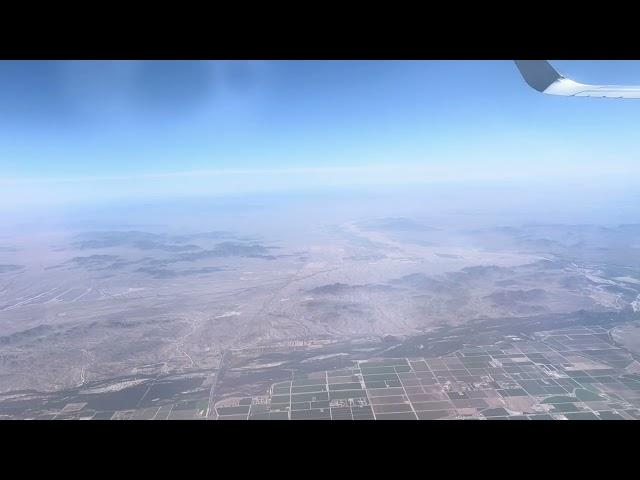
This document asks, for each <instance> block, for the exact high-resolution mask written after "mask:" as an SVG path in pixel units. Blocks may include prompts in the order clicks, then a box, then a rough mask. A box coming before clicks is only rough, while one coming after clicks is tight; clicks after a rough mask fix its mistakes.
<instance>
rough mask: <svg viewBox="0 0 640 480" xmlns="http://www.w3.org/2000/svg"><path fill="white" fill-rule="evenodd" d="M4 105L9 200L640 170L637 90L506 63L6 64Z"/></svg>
mask: <svg viewBox="0 0 640 480" xmlns="http://www.w3.org/2000/svg"><path fill="white" fill-rule="evenodd" d="M553 63H554V65H555V66H556V67H557V68H558V69H559V70H560V71H561V72H562V73H564V74H565V75H567V76H571V77H572V78H574V79H576V80H577V81H583V82H587V83H589V82H590V83H617V84H624V83H638V84H640V62H637V61H555V62H553ZM0 102H1V104H2V108H1V109H0V184H1V185H0V186H1V189H0V190H1V191H2V192H3V193H0V201H1V202H2V203H3V205H4V206H5V207H6V206H12V205H13V206H24V205H38V204H44V203H47V204H51V203H74V202H100V201H109V200H113V199H126V198H163V197H170V196H181V195H184V196H188V195H218V194H226V193H233V192H236V193H241V192H254V191H282V190H288V189H289V190H290V189H303V190H304V189H305V188H320V187H327V186H330V187H350V186H367V185H369V186H374V185H381V184H391V185H403V184H419V183H421V182H424V183H428V182H434V181H458V182H474V181H506V180H509V179H531V180H534V181H551V180H553V179H557V180H559V181H565V180H566V179H569V180H574V181H575V180H576V179H578V181H583V180H580V179H586V180H589V179H591V180H593V179H599V181H605V180H607V181H609V180H610V181H612V182H622V183H623V184H624V183H625V182H626V183H627V184H629V182H632V181H633V179H635V178H637V174H638V173H639V172H640V167H639V165H640V158H639V156H640V155H639V154H638V153H639V150H640V149H639V148H638V143H637V138H636V137H637V130H638V125H640V101H634V100H612V99H586V98H560V97H551V96H545V95H541V94H539V93H537V92H535V91H533V90H531V89H530V88H529V87H527V86H526V85H525V84H524V82H523V81H522V79H521V78H520V76H519V74H518V72H517V70H516V68H515V65H514V64H513V63H512V62H509V61H412V62H405V61H388V62H375V61H367V62H348V61H332V62H325V61H307V62H286V61H282V62H264V61H259V62H228V61H227V62H99V61H91V62H86V61H80V62H7V61H4V62H0Z"/></svg>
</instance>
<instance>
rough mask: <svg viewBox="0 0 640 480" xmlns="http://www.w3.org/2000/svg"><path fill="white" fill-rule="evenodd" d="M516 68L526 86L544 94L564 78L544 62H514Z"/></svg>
mask: <svg viewBox="0 0 640 480" xmlns="http://www.w3.org/2000/svg"><path fill="white" fill-rule="evenodd" d="M514 62H515V64H516V67H518V70H519V72H520V75H522V78H523V79H524V81H525V82H527V84H528V85H529V86H530V87H531V88H533V89H534V90H537V91H538V92H541V93H544V91H545V90H546V89H547V88H549V87H550V86H551V85H552V84H553V83H555V82H557V81H558V80H560V79H562V78H564V77H563V76H562V75H560V73H558V71H557V70H556V69H555V68H553V66H552V65H551V64H550V63H549V62H548V61H546V60H514Z"/></svg>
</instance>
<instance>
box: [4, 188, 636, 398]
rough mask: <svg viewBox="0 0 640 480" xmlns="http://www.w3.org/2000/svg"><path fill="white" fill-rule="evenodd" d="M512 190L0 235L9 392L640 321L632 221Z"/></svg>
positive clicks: (274, 200)
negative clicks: (539, 324) (537, 325)
mask: <svg viewBox="0 0 640 480" xmlns="http://www.w3.org/2000/svg"><path fill="white" fill-rule="evenodd" d="M501 189H502V190H501ZM515 191H518V189H517V188H516V187H515V186H502V187H500V188H498V187H495V186H477V185H476V186H473V185H472V186H461V185H448V186H444V185H439V186H435V187H431V188H429V187H424V188H423V189H416V190H414V191H409V192H407V191H405V192H400V191H394V190H390V189H386V190H384V189H381V190H379V191H373V190H370V191H338V190H336V191H325V192H320V191H319V192H317V193H312V194H304V195H303V194H294V193H292V194H288V195H284V194H281V195H271V196H267V195H256V196H254V197H243V198H233V197H221V198H217V199H216V198H214V199H202V200H198V199H190V200H182V201H175V202H169V201H164V202H158V201H156V202H149V203H147V204H143V205H141V204H138V205H109V206H102V207H91V206H86V207H84V208H75V209H67V210H66V211H58V212H57V213H55V214H53V213H52V214H51V215H50V216H49V217H48V218H47V221H38V222H37V223H36V222H31V223H30V220H29V218H27V217H25V218H23V219H21V220H20V221H17V222H15V223H14V224H13V227H12V228H11V230H5V231H4V232H3V233H2V238H1V239H0V247H1V248H0V345H1V348H0V391H2V392H5V393H6V392H11V391H16V390H39V391H56V390H59V389H64V388H71V387H78V386H81V385H83V384H85V383H87V382H91V381H99V380H107V379H109V378H115V377H120V376H126V375H132V374H135V372H140V371H144V372H145V373H147V374H149V373H151V374H169V373H173V372H183V371H189V369H207V368H215V367H216V366H217V365H218V363H219V361H220V357H221V355H222V352H223V351H225V350H228V349H243V348H253V347H256V346H260V345H267V344H269V342H279V341H293V340H307V341H308V340H311V339H316V338H323V339H332V338H333V339H341V340H343V339H345V338H354V339H359V338H379V339H383V338H384V337H386V336H389V335H392V336H399V337H409V336H412V335H416V334H420V333H423V332H427V331H430V330H431V329H433V328H437V327H441V326H456V325H464V324H465V323H467V322H469V321H476V320H483V319H498V318H509V317H513V318H517V317H525V316H531V315H543V314H560V313H570V312H576V311H581V310H587V311H596V312H598V311H619V310H625V309H627V310H630V311H636V310H640V307H638V298H639V297H638V295H639V294H640V273H639V272H640V225H638V224H634V223H633V221H632V219H633V218H634V217H633V213H634V212H633V211H630V212H629V211H625V210H624V209H621V208H615V206H614V205H613V204H609V205H607V204H606V203H604V202H602V201H599V200H598V199H593V198H591V199H589V198H584V197H583V198H578V197H576V198H577V199H578V200H579V201H578V202H575V203H574V204H570V203H566V204H561V203H559V204H556V205H555V207H556V208H555V209H550V208H549V205H548V203H549V202H553V201H556V200H557V198H554V197H553V196H552V195H549V197H548V199H547V200H546V202H545V203H539V202H538V198H539V196H538V195H537V193H536V192H535V191H527V190H523V189H520V190H519V195H520V197H519V198H518V199H515V200H514V202H510V201H507V199H505V196H504V195H506V194H508V193H511V194H514V193H515ZM474 192H475V193H474ZM527 195H528V196H529V198H527ZM526 202H528V204H526V208H523V205H525V203H526ZM589 202H591V203H592V206H593V207H594V208H591V209H589V210H585V208H584V207H583V206H584V205H585V204H587V203H589ZM513 203H515V205H516V208H515V210H518V212H519V213H518V212H516V211H514V208H513ZM576 205H577V206H576ZM628 205H630V203H628ZM525 212H526V215H527V216H525ZM589 215H591V216H592V217H593V218H592V221H591V222H590V221H589V219H588V218H587V217H588V216H589ZM624 215H627V218H622V217H623V216H624ZM616 216H618V218H617V220H618V222H616V221H615V219H616ZM604 217H607V218H610V219H611V220H613V221H612V222H603V221H602V220H603V218H604ZM571 218H573V219H574V221H570V220H571ZM635 218H637V217H635Z"/></svg>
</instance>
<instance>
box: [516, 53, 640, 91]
mask: <svg viewBox="0 0 640 480" xmlns="http://www.w3.org/2000/svg"><path fill="white" fill-rule="evenodd" d="M515 63H516V65H517V67H518V70H520V73H521V74H522V77H523V78H524V80H525V82H527V83H528V84H529V86H530V87H531V88H534V89H535V90H537V91H539V92H542V93H546V94H548V95H563V96H566V97H600V98H640V85H629V86H623V85H586V84H584V83H578V82H575V81H573V80H571V79H570V78H566V77H564V76H562V75H560V74H559V73H558V71H557V70H556V69H555V68H553V66H551V64H550V63H549V62H547V61H546V60H515Z"/></svg>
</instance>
